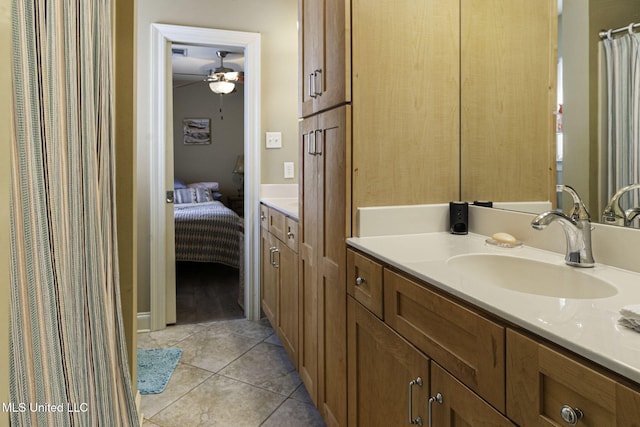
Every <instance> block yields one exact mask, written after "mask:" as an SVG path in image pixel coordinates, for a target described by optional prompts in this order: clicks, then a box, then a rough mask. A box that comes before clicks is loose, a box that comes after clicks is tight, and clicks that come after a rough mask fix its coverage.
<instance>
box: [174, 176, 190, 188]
mask: <svg viewBox="0 0 640 427" xmlns="http://www.w3.org/2000/svg"><path fill="white" fill-rule="evenodd" d="M179 188H187V186H186V184H185V183H184V181H183V180H181V179H179V178H174V179H173V189H174V190H177V189H179Z"/></svg>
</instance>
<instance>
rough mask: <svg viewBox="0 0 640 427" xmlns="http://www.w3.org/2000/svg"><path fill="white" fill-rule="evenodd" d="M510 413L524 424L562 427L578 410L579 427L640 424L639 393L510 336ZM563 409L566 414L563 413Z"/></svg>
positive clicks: (520, 337) (517, 335) (570, 359)
mask: <svg viewBox="0 0 640 427" xmlns="http://www.w3.org/2000/svg"><path fill="white" fill-rule="evenodd" d="M507 377H508V379H509V380H508V381H507V415H508V416H509V418H511V419H512V420H514V421H515V422H516V423H518V424H519V425H522V426H564V425H567V422H566V421H564V420H563V418H562V416H563V415H562V413H563V411H564V413H565V415H564V416H565V417H571V416H573V415H572V414H571V411H572V410H573V411H574V413H575V412H576V410H579V411H580V412H581V413H582V414H583V415H582V419H581V420H580V421H579V422H578V424H577V425H584V426H638V425H640V393H639V392H638V391H637V390H632V389H630V388H629V387H626V386H625V385H623V384H621V383H620V382H618V381H616V380H615V379H613V378H611V377H609V376H607V375H605V374H603V373H602V372H601V371H600V370H597V369H595V368H594V367H592V366H589V364H586V363H584V362H582V361H578V360H576V359H575V358H573V357H569V356H568V355H567V354H563V353H561V352H559V351H556V350H554V349H552V348H551V347H549V346H547V345H545V344H542V343H539V342H537V341H535V340H533V339H531V338H528V337H526V336H524V335H522V334H520V333H518V332H515V331H513V330H509V331H508V332H507ZM563 408H564V410H563Z"/></svg>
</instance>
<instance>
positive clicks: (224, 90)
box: [209, 80, 236, 95]
mask: <svg viewBox="0 0 640 427" xmlns="http://www.w3.org/2000/svg"><path fill="white" fill-rule="evenodd" d="M235 87H236V85H235V84H233V83H232V82H227V81H223V80H218V81H216V82H210V83H209V88H210V89H211V91H212V92H213V93H220V94H223V95H226V94H228V93H231V92H233V89H235Z"/></svg>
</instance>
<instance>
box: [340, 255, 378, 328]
mask: <svg viewBox="0 0 640 427" xmlns="http://www.w3.org/2000/svg"><path fill="white" fill-rule="evenodd" d="M347 293H348V294H349V295H351V296H353V297H354V298H355V299H356V301H358V302H359V303H361V304H362V305H364V306H365V307H367V308H368V309H369V310H370V311H371V312H372V313H373V314H375V315H376V316H378V317H379V318H380V319H384V316H383V310H382V308H383V301H382V265H380V264H378V263H377V262H375V261H373V260H371V259H369V258H367V257H365V256H363V255H361V254H359V253H357V252H355V251H353V250H351V249H349V250H348V251H347Z"/></svg>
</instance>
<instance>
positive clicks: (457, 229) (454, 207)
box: [449, 202, 469, 234]
mask: <svg viewBox="0 0 640 427" xmlns="http://www.w3.org/2000/svg"><path fill="white" fill-rule="evenodd" d="M449 232H450V233H451V234H467V233H468V232H469V203H467V202H449Z"/></svg>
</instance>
